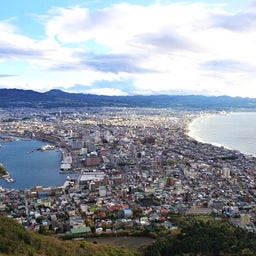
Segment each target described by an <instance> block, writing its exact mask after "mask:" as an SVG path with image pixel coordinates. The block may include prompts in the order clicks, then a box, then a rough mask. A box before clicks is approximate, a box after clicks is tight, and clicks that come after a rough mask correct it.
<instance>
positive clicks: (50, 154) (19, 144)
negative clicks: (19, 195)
mask: <svg viewBox="0 0 256 256" xmlns="http://www.w3.org/2000/svg"><path fill="white" fill-rule="evenodd" d="M47 144H48V143H45V142H42V141H38V140H33V139H25V140H24V139H18V140H15V141H8V142H5V141H1V145H2V146H1V147H0V163H2V164H3V166H4V167H5V168H6V169H7V171H8V172H9V174H10V176H11V177H12V178H13V179H14V180H15V182H13V183H7V182H6V181H5V180H4V179H0V185H1V186H2V187H4V188H9V189H29V188H31V187H33V186H36V185H38V186H43V187H49V186H61V185H63V183H64V181H65V179H66V175H65V174H61V173H59V168H60V164H61V152H60V151H59V150H57V149H56V150H55V149H54V150H46V151H40V150H35V149H38V148H40V147H42V146H45V145H47Z"/></svg>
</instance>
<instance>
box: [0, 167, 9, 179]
mask: <svg viewBox="0 0 256 256" xmlns="http://www.w3.org/2000/svg"><path fill="white" fill-rule="evenodd" d="M7 174H8V173H7V171H6V169H5V168H4V166H3V165H2V164H0V178H1V177H2V176H4V175H7Z"/></svg>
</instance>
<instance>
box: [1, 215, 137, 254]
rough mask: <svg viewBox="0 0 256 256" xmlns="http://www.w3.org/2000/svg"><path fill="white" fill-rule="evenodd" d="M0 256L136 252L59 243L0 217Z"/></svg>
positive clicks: (76, 243) (54, 239)
mask: <svg viewBox="0 0 256 256" xmlns="http://www.w3.org/2000/svg"><path fill="white" fill-rule="evenodd" d="M0 255H1V256H2V255H12V256H21V255H23V256H26V255H27V256H39V255H40V256H49V255H50V256H63V255H65V256H71V255H72V256H83V255H84V256H85V255H86V256H111V255H113V256H115V255H117V256H136V255H138V254H137V253H136V251H133V250H128V249H125V248H122V247H112V246H109V245H98V244H93V243H88V242H85V241H61V240H59V239H58V238H55V237H50V236H43V235H40V234H37V233H34V232H30V231H27V230H25V228H24V227H23V226H21V225H20V224H18V223H17V222H16V221H15V220H13V219H9V218H6V217H3V216H0Z"/></svg>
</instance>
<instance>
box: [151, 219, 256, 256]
mask: <svg viewBox="0 0 256 256" xmlns="http://www.w3.org/2000/svg"><path fill="white" fill-rule="evenodd" d="M179 221H181V223H180V224H181V226H182V228H181V229H180V232H177V233H176V234H175V233H173V234H170V235H168V236H165V237H162V238H159V239H158V240H157V242H156V243H154V244H152V245H150V246H149V247H148V248H147V252H146V255H149V256H151V255H152V256H165V255H190V256H193V255H206V256H218V255H219V256H221V255H230V256H231V255H232V256H234V255H241V256H242V255H256V235H255V234H253V233H251V232H247V231H245V230H243V229H241V228H238V227H235V226H234V225H232V224H231V223H230V222H229V220H228V219H213V218H212V219H210V218H204V219H203V218H202V219H199V218H197V217H191V216H190V217H187V218H183V219H182V220H179Z"/></svg>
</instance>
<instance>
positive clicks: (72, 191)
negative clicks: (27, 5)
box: [0, 107, 256, 236]
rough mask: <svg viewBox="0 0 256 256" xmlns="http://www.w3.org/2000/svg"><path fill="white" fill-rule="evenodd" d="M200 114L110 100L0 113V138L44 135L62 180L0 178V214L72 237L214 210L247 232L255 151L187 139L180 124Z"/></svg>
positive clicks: (164, 224)
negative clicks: (37, 182)
mask: <svg viewBox="0 0 256 256" xmlns="http://www.w3.org/2000/svg"><path fill="white" fill-rule="evenodd" d="M201 114H202V113H199V112H190V111H182V110H180V111H178V110H170V109H141V108H140V109H135V108H134V109H130V108H120V109H118V108H110V107H108V108H92V109H81V110H77V109H76V110H74V109H73V110H72V109H58V110H55V111H53V110H51V111H49V110H48V111H45V110H36V111H35V110H34V109H33V110H31V109H19V110H10V111H6V110H5V111H1V112H0V134H2V138H1V139H2V140H11V139H13V138H35V139H39V140H44V141H47V142H49V146H46V147H44V148H42V150H51V149H53V148H54V149H57V150H60V151H61V153H62V162H61V165H60V170H56V171H60V172H63V173H66V174H67V179H66V181H65V183H64V184H63V185H62V186H60V187H57V186H56V187H47V188H44V187H42V186H34V187H32V188H30V189H26V190H15V189H6V188H4V186H3V187H1V188H0V212H1V214H3V215H6V216H9V217H12V218H15V219H16V220H17V221H18V222H20V223H21V224H23V225H24V226H25V227H26V228H28V229H31V230H35V231H45V230H52V231H54V232H55V233H58V234H70V235H74V236H75V235H82V236H86V235H88V236H89V235H90V234H106V233H109V234H116V235H117V234H118V232H124V230H127V229H138V230H143V229H145V230H146V229H154V228H156V227H158V228H159V227H160V228H164V229H173V228H175V227H174V225H173V223H172V220H171V218H169V216H170V214H216V215H224V216H228V217H230V218H231V219H232V221H233V222H234V223H235V224H236V225H239V226H241V227H243V228H245V229H247V230H251V231H254V230H255V226H254V216H255V212H256V197H255V195H256V193H255V192H256V190H255V188H256V187H255V178H256V172H255V170H256V158H255V157H253V156H249V155H244V154H242V153H240V152H238V151H235V150H229V149H226V148H224V147H216V146H213V145H211V144H206V143H201V142H199V141H196V140H195V139H193V138H191V137H189V136H188V135H187V132H188V125H189V123H190V122H191V121H192V120H194V119H195V118H197V117H198V116H199V115H201ZM0 150H1V148H0ZM35 171H36V170H35ZM9 178H10V179H11V177H9Z"/></svg>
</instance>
